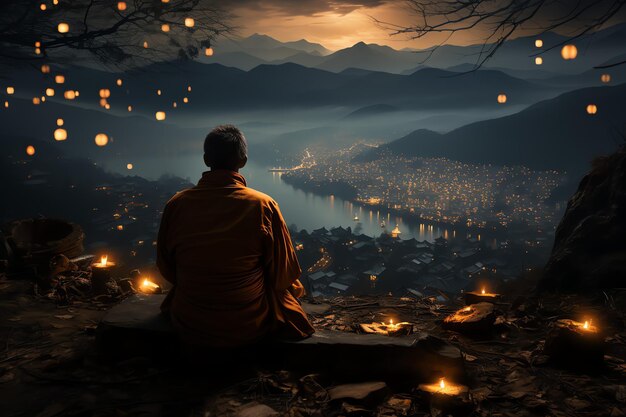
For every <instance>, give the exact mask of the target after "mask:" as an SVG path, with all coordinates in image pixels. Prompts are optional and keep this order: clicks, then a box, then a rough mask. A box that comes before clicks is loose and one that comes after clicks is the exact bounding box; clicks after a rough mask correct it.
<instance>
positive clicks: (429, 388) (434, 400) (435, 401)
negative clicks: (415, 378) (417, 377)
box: [418, 378, 471, 415]
mask: <svg viewBox="0 0 626 417" xmlns="http://www.w3.org/2000/svg"><path fill="white" fill-rule="evenodd" d="M418 389H419V391H420V392H421V393H422V395H424V396H425V397H427V398H429V399H430V402H431V405H432V406H433V407H434V408H437V409H439V410H442V411H444V412H445V414H454V415H457V414H456V412H459V411H461V410H462V409H466V408H467V407H470V406H471V402H470V401H469V395H468V393H469V389H468V387H467V386H465V385H462V384H456V383H454V382H450V381H447V380H446V379H445V378H439V381H437V382H434V383H432V384H420V385H419V386H418ZM461 414H463V413H461Z"/></svg>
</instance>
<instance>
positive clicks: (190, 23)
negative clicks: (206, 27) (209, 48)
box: [185, 17, 196, 28]
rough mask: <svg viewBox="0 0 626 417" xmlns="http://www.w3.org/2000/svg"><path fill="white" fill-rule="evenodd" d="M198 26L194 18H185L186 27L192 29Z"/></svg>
mask: <svg viewBox="0 0 626 417" xmlns="http://www.w3.org/2000/svg"><path fill="white" fill-rule="evenodd" d="M195 25H196V21H195V20H193V17H186V18H185V26H187V27H188V28H192V27H194V26H195Z"/></svg>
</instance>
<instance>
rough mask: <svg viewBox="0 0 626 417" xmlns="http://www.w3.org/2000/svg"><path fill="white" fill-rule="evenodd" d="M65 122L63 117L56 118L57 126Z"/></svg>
mask: <svg viewBox="0 0 626 417" xmlns="http://www.w3.org/2000/svg"><path fill="white" fill-rule="evenodd" d="M64 124H65V122H64V121H63V119H57V126H59V127H61V126H63V125H64Z"/></svg>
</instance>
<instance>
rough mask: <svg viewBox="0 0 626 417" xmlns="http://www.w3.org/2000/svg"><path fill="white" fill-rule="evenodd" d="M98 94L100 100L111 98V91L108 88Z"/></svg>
mask: <svg viewBox="0 0 626 417" xmlns="http://www.w3.org/2000/svg"><path fill="white" fill-rule="evenodd" d="M99 94H100V98H109V97H111V90H109V89H108V88H102V89H101V90H100V91H99Z"/></svg>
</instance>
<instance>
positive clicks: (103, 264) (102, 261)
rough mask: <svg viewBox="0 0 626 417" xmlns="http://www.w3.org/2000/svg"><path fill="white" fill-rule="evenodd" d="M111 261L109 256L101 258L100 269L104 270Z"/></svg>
mask: <svg viewBox="0 0 626 417" xmlns="http://www.w3.org/2000/svg"><path fill="white" fill-rule="evenodd" d="M108 260H109V256H108V255H102V256H101V257H100V267H101V268H104V267H105V266H107V261H108Z"/></svg>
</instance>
